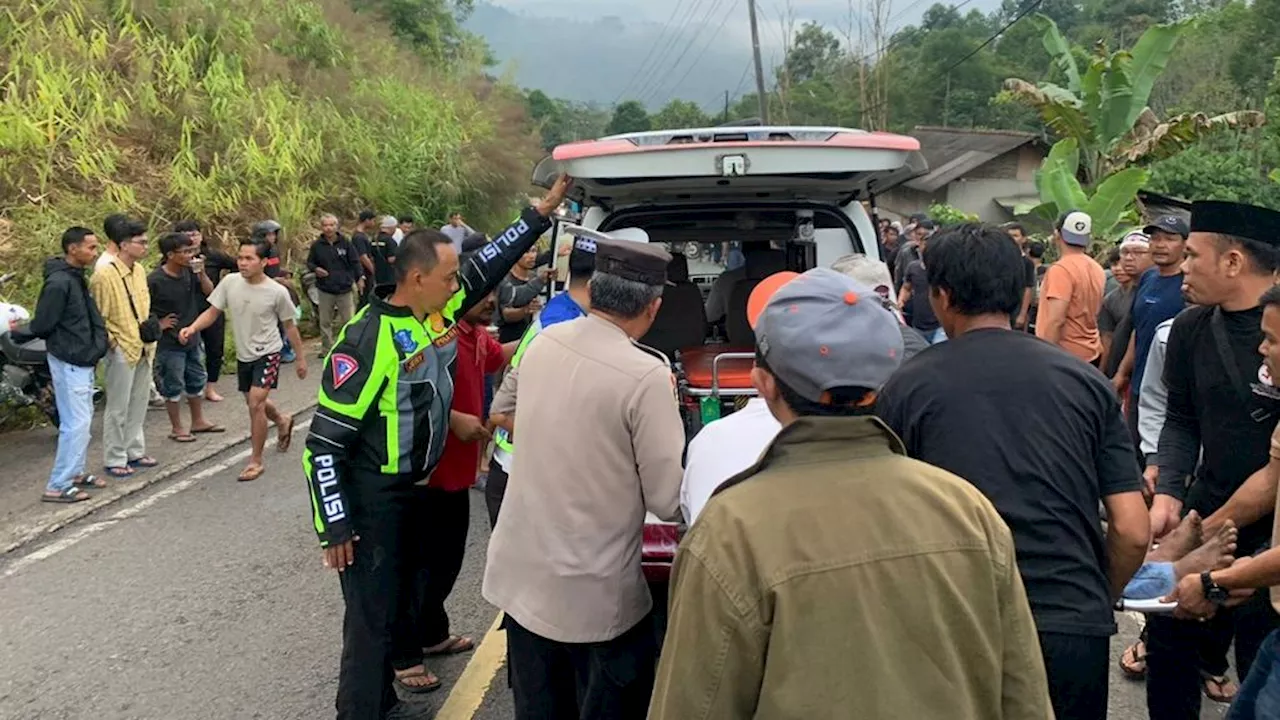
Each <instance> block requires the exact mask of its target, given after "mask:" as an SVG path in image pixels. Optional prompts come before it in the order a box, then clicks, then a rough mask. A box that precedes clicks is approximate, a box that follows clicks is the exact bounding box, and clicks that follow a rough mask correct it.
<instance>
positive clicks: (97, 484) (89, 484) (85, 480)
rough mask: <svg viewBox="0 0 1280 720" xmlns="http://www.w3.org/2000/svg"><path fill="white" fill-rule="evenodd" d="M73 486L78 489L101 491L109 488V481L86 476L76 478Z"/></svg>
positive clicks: (72, 482) (94, 476) (95, 476)
mask: <svg viewBox="0 0 1280 720" xmlns="http://www.w3.org/2000/svg"><path fill="white" fill-rule="evenodd" d="M71 484H72V485H73V486H75V487H78V488H94V489H95V490H101V489H103V488H105V487H106V486H107V481H106V480H103V479H102V478H100V477H98V476H97V475H89V474H85V475H78V476H76V478H75V479H74V480H72V481H71Z"/></svg>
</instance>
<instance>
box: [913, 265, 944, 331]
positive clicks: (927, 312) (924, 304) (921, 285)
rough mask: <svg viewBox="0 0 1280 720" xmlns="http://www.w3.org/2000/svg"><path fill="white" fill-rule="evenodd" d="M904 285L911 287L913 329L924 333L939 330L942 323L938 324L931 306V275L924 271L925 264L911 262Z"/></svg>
mask: <svg viewBox="0 0 1280 720" xmlns="http://www.w3.org/2000/svg"><path fill="white" fill-rule="evenodd" d="M904 284H907V285H910V286H911V300H910V301H909V302H910V303H911V308H910V310H911V312H910V314H911V327H913V328H915V329H917V330H919V331H920V332H922V333H930V332H933V331H934V330H937V329H938V326H939V325H941V323H939V322H938V316H937V315H934V314H933V306H932V305H930V304H929V274H928V273H927V272H926V271H925V269H924V263H922V262H920V261H919V260H913V261H911V264H910V265H908V266H907V277H906V279H905V281H904Z"/></svg>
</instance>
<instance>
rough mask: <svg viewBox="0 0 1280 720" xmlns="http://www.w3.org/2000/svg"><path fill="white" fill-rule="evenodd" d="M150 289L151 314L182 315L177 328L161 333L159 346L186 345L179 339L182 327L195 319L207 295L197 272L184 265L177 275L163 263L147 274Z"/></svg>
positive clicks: (161, 315) (175, 346)
mask: <svg viewBox="0 0 1280 720" xmlns="http://www.w3.org/2000/svg"><path fill="white" fill-rule="evenodd" d="M147 289H148V290H150V291H151V314H152V315H153V316H154V317H158V318H163V317H166V316H168V315H177V316H178V322H177V323H176V324H175V325H174V326H173V328H172V329H170V330H165V331H164V332H163V333H162V334H161V335H160V340H159V341H158V342H157V343H156V347H157V349H159V350H177V349H181V348H184V347H186V345H183V344H182V343H181V342H179V341H178V330H179V329H180V328H184V327H186V326H188V325H190V324H191V323H193V322H195V319H196V317H197V316H198V315H199V314H200V311H201V303H202V302H203V301H204V299H205V297H204V293H203V292H202V291H201V289H200V281H199V280H198V279H197V278H196V275H195V273H193V272H191V270H189V269H185V268H184V269H183V271H182V275H180V276H178V277H173V276H171V275H169V273H167V272H165V271H164V268H163V267H158V268H156V269H155V270H152V271H151V274H150V275H148V276H147ZM193 342H194V341H193Z"/></svg>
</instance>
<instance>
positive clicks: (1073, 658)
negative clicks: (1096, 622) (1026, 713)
mask: <svg viewBox="0 0 1280 720" xmlns="http://www.w3.org/2000/svg"><path fill="white" fill-rule="evenodd" d="M1040 652H1041V654H1043V656H1044V669H1045V674H1046V675H1048V676H1049V701H1050V702H1051V703H1052V704H1053V713H1054V715H1055V716H1056V717H1057V718H1058V720H1106V717H1107V693H1108V691H1109V680H1110V678H1109V673H1110V667H1109V666H1110V664H1111V639H1110V638H1107V637H1092V636H1089V635H1065V634H1062V633H1048V632H1042V633H1040Z"/></svg>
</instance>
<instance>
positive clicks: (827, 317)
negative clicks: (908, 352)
mask: <svg viewBox="0 0 1280 720" xmlns="http://www.w3.org/2000/svg"><path fill="white" fill-rule="evenodd" d="M747 317H748V318H749V319H750V320H751V327H752V328H753V329H754V330H755V333H756V347H757V349H758V350H759V352H760V355H761V356H762V357H763V358H764V361H765V363H766V364H767V365H768V366H769V369H770V370H771V371H772V372H773V374H774V375H776V376H777V377H778V378H779V379H780V380H782V381H783V382H785V383H786V384H787V386H789V387H790V388H791V389H793V390H795V391H796V392H797V393H799V394H800V395H801V396H802V397H804V398H805V399H807V400H811V401H813V402H818V403H822V402H829V401H830V396H829V395H827V392H828V391H829V390H831V389H832V388H839V387H856V388H866V389H868V390H872V391H876V390H879V389H880V387H881V386H882V385H884V384H885V382H887V381H888V380H889V376H891V375H893V373H894V371H896V370H897V369H898V365H900V364H901V363H902V331H901V330H900V329H899V327H898V325H899V323H898V319H897V318H896V317H894V316H893V314H892V313H891V312H889V311H888V310H886V309H885V308H884V305H883V304H882V303H881V302H880V296H879V295H877V294H876V291H875V290H873V289H872V288H869V287H866V286H865V285H860V284H858V283H856V282H854V281H853V280H852V279H851V278H849V277H846V276H844V275H842V274H840V273H838V272H836V271H834V270H830V269H828V268H815V269H813V270H810V271H808V272H806V273H804V274H802V275H797V274H795V273H790V272H784V273H777V274H775V275H771V276H770V277H768V278H765V279H764V280H762V281H760V284H759V285H757V286H756V289H755V290H753V291H752V293H751V298H750V300H749V301H748V303H747Z"/></svg>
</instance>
